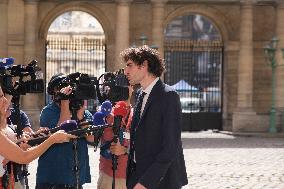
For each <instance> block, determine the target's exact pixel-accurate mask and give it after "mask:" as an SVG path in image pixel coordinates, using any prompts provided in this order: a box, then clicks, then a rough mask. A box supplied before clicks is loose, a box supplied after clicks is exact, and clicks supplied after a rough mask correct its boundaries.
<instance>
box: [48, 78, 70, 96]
mask: <svg viewBox="0 0 284 189" xmlns="http://www.w3.org/2000/svg"><path fill="white" fill-rule="evenodd" d="M64 79H66V76H65V75H64V74H63V73H59V74H55V75H53V76H52V77H51V79H50V81H49V82H48V84H47V93H48V94H50V95H55V93H54V89H55V87H57V86H58V85H59V84H60V82H61V81H62V80H64Z"/></svg>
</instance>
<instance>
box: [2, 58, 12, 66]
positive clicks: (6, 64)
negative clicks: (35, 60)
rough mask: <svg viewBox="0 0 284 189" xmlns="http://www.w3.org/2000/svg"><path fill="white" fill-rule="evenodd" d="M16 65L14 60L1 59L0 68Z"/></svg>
mask: <svg viewBox="0 0 284 189" xmlns="http://www.w3.org/2000/svg"><path fill="white" fill-rule="evenodd" d="M12 64H14V58H12V57H10V58H0V67H5V66H10V65H12Z"/></svg>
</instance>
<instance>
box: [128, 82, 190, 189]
mask: <svg viewBox="0 0 284 189" xmlns="http://www.w3.org/2000/svg"><path fill="white" fill-rule="evenodd" d="M138 92H139V91H138ZM132 126H133V125H132ZM131 140H132V141H134V148H135V159H136V163H135V164H134V163H133V153H132V152H133V148H132V147H131V148H130V155H129V160H128V167H127V187H128V188H129V189H130V188H131V189H132V188H133V187H134V186H135V184H136V183H137V182H139V183H141V184H142V185H143V186H145V187H146V188H147V189H178V188H181V187H182V186H183V185H186V184H187V182H188V181H187V174H186V168H185V162H184V155H183V149H182V143H181V105H180V100H179V96H178V94H177V93H176V92H175V91H174V90H173V89H172V88H170V87H169V86H168V85H165V84H164V83H162V81H161V80H158V82H157V83H156V84H155V85H154V87H153V89H152V91H151V93H150V95H149V98H148V100H147V103H146V105H145V108H144V111H143V113H142V116H141V119H140V121H139V124H138V128H137V130H136V132H135V133H132V136H131ZM134 165H135V166H136V167H135V169H133V167H134Z"/></svg>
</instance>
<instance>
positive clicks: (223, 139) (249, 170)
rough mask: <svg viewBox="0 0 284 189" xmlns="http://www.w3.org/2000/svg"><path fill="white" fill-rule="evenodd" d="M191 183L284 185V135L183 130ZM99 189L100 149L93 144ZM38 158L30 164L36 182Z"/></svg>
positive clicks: (220, 188)
mask: <svg viewBox="0 0 284 189" xmlns="http://www.w3.org/2000/svg"><path fill="white" fill-rule="evenodd" d="M182 140H183V146H184V155H185V160H186V168H187V173H188V179H189V184H188V185H187V186H185V187H183V189H284V138H259V137H234V136H231V135H225V134H221V133H213V132H211V131H206V132H198V133H188V132H186V133H182ZM89 156H90V159H91V160H90V162H92V164H91V175H92V183H90V184H86V185H84V189H91V188H92V189H96V181H97V179H98V156H99V155H98V152H96V153H95V152H93V148H89ZM36 164H37V161H34V162H32V163H31V164H30V166H29V171H30V173H31V175H30V176H29V182H30V187H31V188H34V185H35V172H36Z"/></svg>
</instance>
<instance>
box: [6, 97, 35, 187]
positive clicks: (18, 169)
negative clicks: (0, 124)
mask: <svg viewBox="0 0 284 189" xmlns="http://www.w3.org/2000/svg"><path fill="white" fill-rule="evenodd" d="M19 101H20V95H18V94H17V95H13V98H12V105H13V108H14V111H15V119H14V120H13V122H12V123H13V124H14V125H16V134H17V138H19V137H20V136H21V135H22V134H23V129H24V126H23V123H22V122H21V114H20V103H19ZM12 164H13V166H12ZM10 166H11V167H10V168H11V169H13V173H14V176H15V182H17V181H19V179H20V178H19V177H18V176H19V173H20V174H21V177H22V178H24V183H25V189H29V182H28V176H29V175H30V173H29V172H28V168H27V165H23V164H17V163H15V162H11V165H10Z"/></svg>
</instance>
